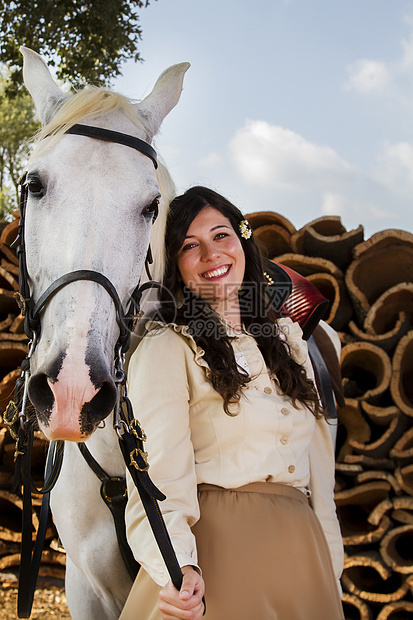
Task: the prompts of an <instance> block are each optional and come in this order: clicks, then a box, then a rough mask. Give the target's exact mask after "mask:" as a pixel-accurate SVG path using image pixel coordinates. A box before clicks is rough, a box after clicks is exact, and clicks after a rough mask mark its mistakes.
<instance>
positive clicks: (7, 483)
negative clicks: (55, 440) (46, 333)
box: [0, 219, 65, 580]
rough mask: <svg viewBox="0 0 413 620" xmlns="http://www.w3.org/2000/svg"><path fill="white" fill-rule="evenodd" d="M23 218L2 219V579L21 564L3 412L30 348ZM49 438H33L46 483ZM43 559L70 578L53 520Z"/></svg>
mask: <svg viewBox="0 0 413 620" xmlns="http://www.w3.org/2000/svg"><path fill="white" fill-rule="evenodd" d="M17 226H18V220H17V219H15V220H14V221H13V222H12V223H6V222H2V223H0V233H1V234H0V580H9V579H13V577H14V578H15V576H16V575H17V573H18V569H19V565H20V542H21V518H22V501H21V499H19V497H18V496H17V495H15V494H14V493H12V492H11V490H12V486H13V479H14V452H15V442H14V440H13V439H12V437H11V436H10V434H9V432H8V430H7V427H6V425H5V424H4V421H3V417H2V414H3V412H4V410H5V408H6V406H7V404H8V402H9V401H10V400H11V399H12V398H13V392H14V386H15V383H16V379H17V377H19V376H20V369H19V367H20V364H21V362H22V361H23V360H24V359H25V357H26V355H27V351H28V346H27V344H28V339H27V337H26V335H25V334H24V329H23V317H22V316H21V314H20V311H19V308H18V305H17V302H16V299H15V296H14V293H15V292H16V291H18V288H19V285H18V277H19V267H18V260H17V258H16V253H15V251H14V249H12V248H10V245H11V244H12V242H13V241H14V239H15V238H16V235H17ZM47 447H48V442H47V440H46V439H45V437H44V435H43V434H42V433H41V432H39V431H36V433H35V438H34V442H33V459H32V473H33V478H34V482H35V483H36V484H37V486H38V487H41V486H42V482H43V469H44V463H45V456H46V452H47ZM40 504H41V495H39V494H34V495H33V514H32V523H33V538H34V537H35V534H36V531H37V526H38V522H39V519H38V514H39V511H40ZM46 540H47V544H46V547H45V551H44V553H43V557H42V566H41V568H40V573H39V574H40V577H43V578H50V577H53V578H58V579H64V572H65V555H64V553H63V551H62V549H61V548H59V545H58V542H57V535H56V530H55V528H54V526H53V524H52V523H51V524H50V526H49V527H48V530H47V534H46Z"/></svg>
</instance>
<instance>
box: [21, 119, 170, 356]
mask: <svg viewBox="0 0 413 620" xmlns="http://www.w3.org/2000/svg"><path fill="white" fill-rule="evenodd" d="M66 133H68V134H74V135H81V136H86V137H89V138H93V139H97V140H103V141H106V142H115V143H117V144H123V145H125V146H128V147H130V148H133V149H135V150H137V151H139V152H140V153H142V154H143V155H145V156H146V157H149V158H150V159H151V161H152V162H153V164H154V166H155V169H156V168H157V167H158V162H157V155H156V151H155V150H154V149H153V148H152V146H151V145H150V144H148V143H147V142H144V141H143V140H140V139H139V138H135V137H134V136H130V135H128V134H124V133H120V132H118V131H112V130H109V129H103V128H101V127H93V126H89V125H79V124H77V125H73V126H72V127H70V128H69V129H68V130H67V132H66ZM20 185H21V195H20V223H19V228H18V237H17V239H16V241H19V245H18V246H17V256H18V258H19V293H18V294H17V295H16V297H17V301H18V303H19V306H20V309H21V311H22V314H23V315H24V317H25V320H24V330H25V333H26V335H27V336H28V338H32V337H33V334H34V333H36V334H37V336H39V332H40V313H41V311H42V310H43V309H44V308H45V306H46V305H47V303H48V302H49V301H50V299H51V298H52V297H53V296H54V295H55V294H56V293H57V292H58V291H60V290H61V289H62V288H63V287H64V286H66V285H67V284H70V283H71V282H77V281H79V280H89V281H92V282H96V283H97V284H100V285H101V286H103V288H104V289H105V290H106V291H107V292H108V294H109V295H110V297H111V298H112V300H113V303H114V304H115V308H116V317H117V323H118V326H119V338H118V342H117V345H116V347H115V349H116V350H118V349H119V347H120V349H121V352H122V353H125V352H126V351H127V350H128V348H129V344H130V334H131V332H132V331H133V329H134V323H135V322H136V320H137V318H138V316H139V311H140V300H141V297H142V293H143V291H144V290H146V289H148V288H153V287H159V284H158V283H157V282H151V281H150V282H145V283H144V284H143V285H142V286H140V285H139V284H138V285H137V287H136V288H135V290H134V291H133V293H132V295H131V299H130V306H129V308H128V310H127V311H126V312H124V310H123V307H122V303H121V300H120V299H119V295H118V293H117V291H116V289H115V287H114V286H113V284H112V283H111V282H110V280H109V279H108V278H107V277H106V276H105V275H104V274H102V273H99V272H98V271H92V270H89V269H81V270H77V271H72V272H70V273H66V274H64V275H62V276H60V278H58V279H57V280H55V281H54V282H53V283H52V284H51V285H50V286H49V287H48V288H47V290H46V291H44V293H43V294H42V295H41V296H40V298H39V300H38V301H37V302H36V303H35V302H34V301H33V299H32V296H31V293H30V287H29V274H28V270H27V262H26V245H25V237H24V235H25V215H26V205H27V198H28V192H29V189H28V183H27V175H26V174H25V175H24V176H23V177H22V179H21V180H20ZM155 217H156V213H155ZM155 217H154V220H155Z"/></svg>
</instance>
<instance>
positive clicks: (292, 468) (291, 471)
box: [288, 465, 295, 474]
mask: <svg viewBox="0 0 413 620" xmlns="http://www.w3.org/2000/svg"><path fill="white" fill-rule="evenodd" d="M288 471H289V473H290V474H293V473H294V472H295V467H294V465H289V466H288Z"/></svg>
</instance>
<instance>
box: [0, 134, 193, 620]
mask: <svg viewBox="0 0 413 620" xmlns="http://www.w3.org/2000/svg"><path fill="white" fill-rule="evenodd" d="M66 133H69V134H73V135H82V136H86V137H90V138H93V139H97V140H104V141H108V142H115V143H118V144H123V145H125V146H128V147H130V148H134V149H136V150H138V151H139V152H140V153H142V154H143V155H145V156H146V157H148V158H150V159H151V161H152V162H153V164H154V166H155V169H156V168H157V167H158V163H157V155H156V152H155V150H154V149H153V148H152V146H151V145H150V144H148V143H146V142H144V141H143V140H140V139H138V138H135V137H134V136H130V135H127V134H123V133H119V132H116V131H111V130H107V129H102V128H100V127H91V126H89V125H80V124H77V125H74V126H73V127H71V128H70V129H69V130H68V131H67V132H66ZM20 185H21V194H20V222H19V229H18V236H17V239H16V240H15V242H14V243H16V242H17V241H19V245H18V247H17V256H18V258H19V292H18V293H16V298H17V302H18V304H19V307H20V310H21V312H22V315H23V316H24V330H25V333H26V335H27V336H28V338H29V339H30V351H29V354H28V356H27V358H26V359H25V360H24V361H23V363H22V375H21V377H20V378H19V379H18V381H17V382H16V390H15V399H14V401H11V402H10V403H9V405H8V406H7V409H6V412H5V414H4V420H5V422H6V424H7V425H8V426H9V429H10V432H11V434H12V436H13V437H14V438H15V440H16V453H15V463H16V471H15V482H14V490H16V489H17V488H18V486H19V481H20V480H21V484H22V487H23V517H22V545H21V567H20V573H19V593H18V617H19V618H29V617H30V614H31V608H32V604H33V597H34V590H35V587H36V581H37V574H38V570H39V566H40V561H41V555H42V549H43V545H44V540H45V532H46V525H47V519H48V514H49V496H50V491H51V490H52V488H53V486H54V484H55V483H56V480H57V478H58V476H59V473H60V468H61V464H62V460H63V446H64V442H60V441H59V442H53V441H52V442H51V443H50V446H49V452H48V457H47V464H46V472H45V483H44V487H43V489H41V490H40V491H39V490H38V489H35V490H36V491H37V492H39V493H42V494H43V501H42V507H41V511H40V523H39V530H38V535H37V538H36V543H35V548H34V551H33V553H32V523H31V515H32V500H31V491H32V489H33V490H34V488H33V483H32V480H31V474H30V465H31V447H32V444H33V422H32V420H30V418H29V416H28V414H27V413H26V404H27V398H28V381H29V378H30V358H31V356H32V354H33V352H34V350H35V347H36V344H37V342H38V340H39V338H40V333H41V321H40V315H41V312H42V310H44V308H45V307H46V306H47V304H48V302H49V301H50V299H51V298H52V297H53V296H54V295H56V294H57V293H58V292H59V291H60V290H61V289H62V288H63V287H65V286H66V285H67V284H70V283H71V282H78V281H81V280H88V281H92V282H95V283H97V284H99V285H101V286H103V288H104V289H105V290H106V291H107V293H108V294H109V295H110V297H111V298H112V301H113V303H114V306H115V309H116V320H117V323H118V327H119V337H118V340H117V343H116V345H115V352H114V373H115V384H116V387H117V401H116V404H115V409H114V423H113V426H114V428H115V430H116V432H117V435H118V438H119V446H120V449H121V452H122V454H123V457H124V459H125V463H126V466H127V467H128V469H129V471H130V473H131V476H132V479H133V480H134V483H135V485H136V486H137V488H138V491H139V495H140V497H141V500H142V503H143V505H144V507H145V510H146V512H147V516H148V520H149V523H150V525H151V528H152V530H153V532H154V535H155V538H156V541H157V543H158V546H159V549H160V552H161V554H162V556H163V558H164V560H165V564H166V567H167V569H168V572H169V574H170V577H171V579H172V582H173V584H174V585H175V587H176V588H177V589H178V590H179V589H180V587H181V583H182V572H181V569H180V566H179V563H178V560H177V558H176V555H175V552H174V549H173V547H172V543H171V540H170V538H169V535H168V532H167V530H166V526H165V523H164V521H163V517H162V514H161V512H160V509H159V506H158V503H157V502H158V500H159V501H162V500H163V499H165V496H164V495H163V494H162V493H161V491H159V489H157V487H156V486H155V485H154V484H153V483H152V481H151V479H150V477H149V474H148V469H149V464H148V461H147V456H148V455H147V453H146V452H145V451H144V449H143V442H144V441H145V439H146V437H145V434H144V432H143V431H142V429H141V428H140V425H139V422H138V421H137V420H136V419H135V418H134V417H133V411H132V405H131V403H130V401H129V399H128V396H127V386H126V375H125V373H124V371H123V366H122V360H123V357H124V355H125V353H126V351H127V350H128V349H129V346H130V337H131V333H132V332H133V331H134V329H135V326H136V323H137V322H138V321H139V319H140V318H141V317H142V315H143V313H142V312H141V311H140V301H141V297H142V293H143V292H144V291H145V290H147V289H149V288H159V287H160V284H159V283H158V282H153V281H152V280H151V279H150V280H149V281H148V282H145V283H144V284H142V285H140V284H138V285H137V286H136V288H135V290H134V291H133V293H132V295H131V298H130V305H129V308H128V309H127V311H126V312H125V311H124V309H123V306H122V303H121V300H120V298H119V295H118V293H117V291H116V288H115V287H114V286H113V284H112V283H111V281H110V280H109V279H108V278H107V277H106V276H105V275H104V274H102V273H99V272H97V271H92V270H88V269H83V270H77V271H72V272H70V273H67V274H64V275H62V276H61V277H59V278H58V279H57V280H55V281H54V282H53V283H52V284H51V285H50V286H49V287H48V288H47V289H46V291H44V292H43V293H42V295H41V296H40V298H39V299H38V300H37V302H34V301H33V299H32V296H31V292H30V286H29V274H28V269H27V262H26V247H25V215H26V206H27V198H28V185H27V182H26V174H25V175H23V177H22V179H21V180H20ZM150 262H152V261H151V252H150V248H149V249H148V256H147V260H146V264H145V266H146V270H147V273H148V274H149V269H148V264H147V263H150ZM149 277H150V276H149ZM22 392H23V394H22ZM79 449H80V450H81V453H82V454H83V455H84V456H85V458H86V460H87V462H88V463H89V465H90V466H91V468H92V470H93V471H95V473H96V475H98V477H99V478H100V479H101V482H102V491H101V494H102V497H103V499H104V500H105V502H106V504H107V505H108V506H109V508H110V509H111V511H112V514H113V515H114V519H115V528H116V531H117V535H118V540H119V543H120V547H121V553H122V555H123V557H124V560H125V563H126V566H127V568H128V570H129V573H130V574H131V577H133V576H134V575H136V572H137V570H138V568H139V564H138V563H137V562H136V561H135V560H134V558H133V555H132V552H131V550H130V548H129V547H128V545H127V541H126V532H125V525H124V523H123V525H122V524H121V516H120V510H122V509H123V510H124V503H125V502H126V487H125V486H122V485H124V482H123V483H121V482H120V483H118V482H114V479H112V478H109V477H108V476H106V474H105V472H104V471H103V470H102V468H100V466H99V465H98V464H97V463H96V461H94V459H93V457H92V456H91V455H90V452H89V450H88V449H87V447H86V446H85V444H82V447H81V446H80V445H79ZM87 455H89V456H87ZM92 460H93V461H94V463H96V466H95V465H93V466H92V465H91V464H90V463H91V462H92ZM97 472H98V473H97ZM117 480H119V479H117ZM116 485H117V486H116ZM114 487H115V489H114ZM122 489H123V490H122ZM119 491H120V492H119ZM115 505H116V507H115V510H113V508H114V506H115ZM115 513H117V516H116V517H115ZM122 521H123V516H122Z"/></svg>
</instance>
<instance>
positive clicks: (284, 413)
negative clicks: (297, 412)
mask: <svg viewBox="0 0 413 620" xmlns="http://www.w3.org/2000/svg"><path fill="white" fill-rule="evenodd" d="M281 413H282V414H283V415H288V414H289V413H290V410H289V409H287V407H283V408H282V409H281Z"/></svg>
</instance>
